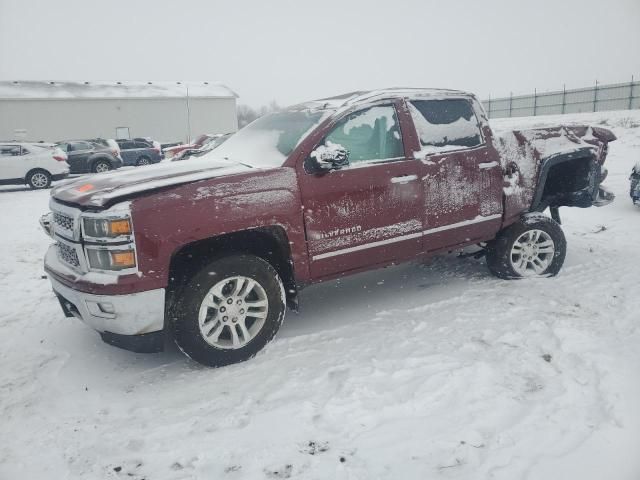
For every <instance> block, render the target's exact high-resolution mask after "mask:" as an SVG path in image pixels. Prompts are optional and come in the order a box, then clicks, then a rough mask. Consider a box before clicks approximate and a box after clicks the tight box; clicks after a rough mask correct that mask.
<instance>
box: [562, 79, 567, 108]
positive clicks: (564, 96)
mask: <svg viewBox="0 0 640 480" xmlns="http://www.w3.org/2000/svg"><path fill="white" fill-rule="evenodd" d="M566 106H567V84H566V83H563V84H562V114H563V115H564V111H565V108H566Z"/></svg>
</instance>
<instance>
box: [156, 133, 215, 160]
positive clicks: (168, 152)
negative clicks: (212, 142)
mask: <svg viewBox="0 0 640 480" xmlns="http://www.w3.org/2000/svg"><path fill="white" fill-rule="evenodd" d="M212 137H214V135H210V134H207V133H205V134H203V135H200V136H199V137H196V139H195V140H194V141H193V142H191V143H182V144H180V145H175V146H173V147H167V148H165V149H164V150H163V151H162V153H164V155H165V157H166V158H173V157H174V156H175V155H177V154H178V153H180V152H182V151H183V150H187V149H188V148H191V149H197V148H200V147H201V146H202V145H203V144H204V142H206V141H207V140H208V139H210V138H212Z"/></svg>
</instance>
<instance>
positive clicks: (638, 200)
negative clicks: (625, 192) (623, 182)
mask: <svg viewBox="0 0 640 480" xmlns="http://www.w3.org/2000/svg"><path fill="white" fill-rule="evenodd" d="M629 180H631V188H630V192H629V194H630V195H631V200H633V203H634V204H635V205H638V206H640V162H638V163H636V164H635V166H634V167H633V170H631V177H629Z"/></svg>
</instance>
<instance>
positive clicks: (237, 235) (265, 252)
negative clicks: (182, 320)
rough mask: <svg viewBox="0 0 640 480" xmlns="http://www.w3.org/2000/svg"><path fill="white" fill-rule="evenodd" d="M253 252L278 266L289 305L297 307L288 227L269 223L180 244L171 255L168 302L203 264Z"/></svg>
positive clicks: (296, 292)
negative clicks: (268, 224)
mask: <svg viewBox="0 0 640 480" xmlns="http://www.w3.org/2000/svg"><path fill="white" fill-rule="evenodd" d="M238 253H245V254H252V255H255V256H257V257H260V258H262V259H264V260H266V261H267V262H269V264H270V265H271V266H272V267H273V268H275V270H276V271H277V272H278V275H280V278H281V279H282V282H283V284H284V287H285V292H286V295H287V305H288V306H289V308H292V309H294V310H297V307H298V287H297V283H296V280H295V272H294V268H293V261H292V259H291V248H290V245H289V238H288V235H287V232H286V230H285V229H284V227H282V226H281V225H270V226H265V227H258V228H253V229H249V230H241V231H237V232H232V233H226V234H223V235H218V236H215V237H210V238H205V239H201V240H197V241H194V242H191V243H188V244H185V245H182V246H180V247H179V248H177V249H176V250H175V251H174V253H173V254H172V255H171V261H170V264H169V280H168V287H167V305H172V304H173V303H174V298H175V295H176V294H178V293H179V291H180V288H181V287H182V286H183V285H185V284H186V283H187V282H188V281H189V279H191V278H192V277H193V275H195V273H196V272H197V271H198V270H199V269H200V267H202V265H204V264H206V263H209V262H211V261H213V260H215V259H217V258H222V257H224V256H227V255H231V254H238Z"/></svg>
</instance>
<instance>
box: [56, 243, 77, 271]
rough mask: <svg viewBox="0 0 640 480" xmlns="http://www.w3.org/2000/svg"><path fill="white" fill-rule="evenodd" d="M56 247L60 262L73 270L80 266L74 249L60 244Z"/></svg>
mask: <svg viewBox="0 0 640 480" xmlns="http://www.w3.org/2000/svg"><path fill="white" fill-rule="evenodd" d="M56 245H57V247H58V258H59V259H60V260H62V261H63V262H65V263H67V264H69V265H71V266H72V267H75V268H78V267H79V266H80V259H79V258H78V252H77V251H76V249H75V248H73V247H70V246H69V245H66V244H64V243H60V242H58V243H57V244H56Z"/></svg>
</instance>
